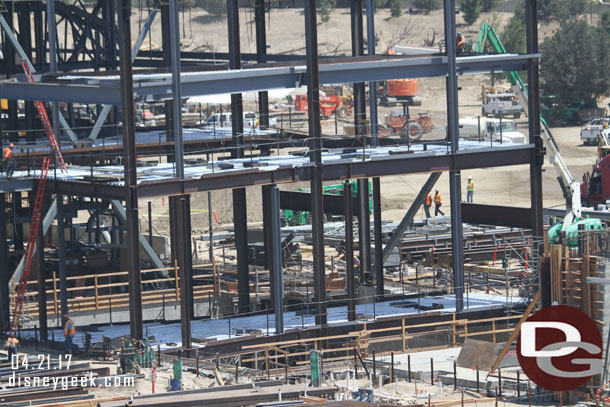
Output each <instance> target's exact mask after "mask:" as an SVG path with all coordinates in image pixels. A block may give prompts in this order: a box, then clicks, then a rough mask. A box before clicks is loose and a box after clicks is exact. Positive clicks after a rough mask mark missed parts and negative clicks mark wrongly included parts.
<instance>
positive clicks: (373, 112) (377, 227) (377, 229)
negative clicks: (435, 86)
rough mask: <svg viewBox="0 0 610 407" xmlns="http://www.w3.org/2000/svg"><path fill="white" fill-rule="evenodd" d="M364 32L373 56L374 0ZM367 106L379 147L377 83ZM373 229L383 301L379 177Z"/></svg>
mask: <svg viewBox="0 0 610 407" xmlns="http://www.w3.org/2000/svg"><path fill="white" fill-rule="evenodd" d="M366 22H367V25H366V30H367V40H368V54H369V55H375V0H367V3H366ZM369 106H370V116H371V146H372V147H378V146H379V132H378V128H377V126H378V117H377V82H369ZM373 220H374V223H373V229H374V234H375V260H374V262H373V263H374V264H375V283H376V288H377V289H376V291H375V292H376V294H377V296H378V297H377V298H381V299H383V295H384V291H385V290H384V284H383V236H382V231H381V182H380V180H379V177H375V178H373Z"/></svg>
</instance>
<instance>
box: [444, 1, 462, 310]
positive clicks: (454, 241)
mask: <svg viewBox="0 0 610 407" xmlns="http://www.w3.org/2000/svg"><path fill="white" fill-rule="evenodd" d="M444 12H445V13H444V14H445V47H446V51H447V70H448V73H447V79H446V88H447V128H448V130H449V140H450V142H451V154H455V153H457V150H458V148H459V145H458V142H459V126H458V93H457V92H458V89H457V75H456V68H455V57H456V51H457V50H456V43H455V35H456V32H455V0H445V10H444ZM460 183H461V179H460V172H459V171H449V191H450V196H449V198H450V200H451V245H452V248H451V251H452V254H453V287H454V291H455V308H456V311H457V312H460V311H462V309H463V308H464V255H463V251H464V250H463V249H464V248H463V235H462V210H461V204H460V201H461V195H462V193H461V190H460Z"/></svg>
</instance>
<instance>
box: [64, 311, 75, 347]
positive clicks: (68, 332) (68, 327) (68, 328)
mask: <svg viewBox="0 0 610 407" xmlns="http://www.w3.org/2000/svg"><path fill="white" fill-rule="evenodd" d="M75 333H76V325H74V321H72V319H71V318H70V317H69V316H68V314H64V338H65V342H64V344H65V347H66V353H72V338H74V334H75Z"/></svg>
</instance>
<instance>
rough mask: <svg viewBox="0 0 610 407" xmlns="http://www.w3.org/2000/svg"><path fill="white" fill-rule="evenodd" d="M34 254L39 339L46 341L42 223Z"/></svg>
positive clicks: (47, 334)
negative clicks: (35, 261)
mask: <svg viewBox="0 0 610 407" xmlns="http://www.w3.org/2000/svg"><path fill="white" fill-rule="evenodd" d="M44 202H47V200H46V199H45V201H44ZM47 207H48V206H47V205H43V208H47ZM42 213H46V210H43V211H42ZM1 238H2V237H1V236H0V239H1ZM36 254H37V255H38V324H39V325H40V340H41V341H43V342H46V340H47V338H48V337H49V331H48V325H47V287H46V282H45V279H46V277H47V270H46V268H45V265H44V231H43V227H42V225H41V226H40V227H39V228H38V236H37V237H36Z"/></svg>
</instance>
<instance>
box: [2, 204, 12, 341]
mask: <svg viewBox="0 0 610 407" xmlns="http://www.w3.org/2000/svg"><path fill="white" fill-rule="evenodd" d="M8 225H9V223H8V219H7V216H6V194H5V193H1V194H0V257H1V258H2V259H4V260H3V261H0V326H2V330H3V331H7V330H8V329H9V326H10V323H11V322H10V321H11V317H10V298H9V292H10V290H9V281H10V270H9V262H8V235H7V233H6V228H7V226H8Z"/></svg>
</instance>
